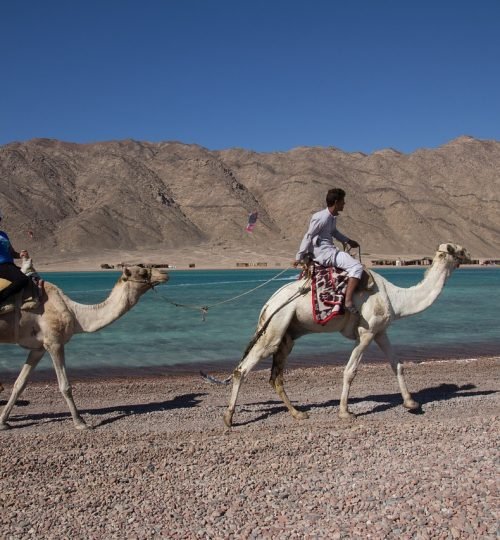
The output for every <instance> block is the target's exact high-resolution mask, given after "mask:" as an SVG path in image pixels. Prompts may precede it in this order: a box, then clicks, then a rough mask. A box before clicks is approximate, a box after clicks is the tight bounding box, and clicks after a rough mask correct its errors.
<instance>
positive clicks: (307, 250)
mask: <svg viewBox="0 0 500 540" xmlns="http://www.w3.org/2000/svg"><path fill="white" fill-rule="evenodd" d="M326 205H327V208H325V209H324V210H320V211H319V212H316V213H315V214H313V216H312V218H311V221H310V223H309V228H308V229H307V232H306V234H305V235H304V238H303V239H302V242H301V244H300V247H299V251H298V253H297V255H296V257H295V261H294V263H293V264H294V266H298V265H299V264H300V263H301V262H303V261H304V259H305V258H306V256H307V255H309V256H312V258H313V260H314V261H315V262H317V263H318V264H321V265H322V266H335V267H337V268H341V269H342V270H345V271H346V272H347V275H348V276H349V280H348V282H347V290H346V293H345V308H346V310H347V311H350V312H351V313H357V309H356V307H355V306H354V304H353V302H352V296H353V294H354V291H355V290H356V288H357V286H358V284H359V281H360V279H361V275H362V273H363V266H362V265H361V263H360V262H359V261H358V260H357V259H355V258H354V257H351V255H349V254H348V253H346V252H344V251H340V250H339V249H337V247H336V246H335V244H334V243H333V238H336V239H337V240H339V241H340V242H342V243H343V244H348V245H349V246H351V247H353V248H356V247H359V244H358V242H356V241H355V240H351V239H349V238H348V237H347V236H345V235H344V234H342V233H341V232H340V231H339V230H338V229H337V216H338V215H339V212H342V210H343V209H344V205H345V191H344V190H343V189H340V188H333V189H330V190H328V193H327V194H326Z"/></svg>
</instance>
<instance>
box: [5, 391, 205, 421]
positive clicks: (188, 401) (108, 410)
mask: <svg viewBox="0 0 500 540" xmlns="http://www.w3.org/2000/svg"><path fill="white" fill-rule="evenodd" d="M206 395H207V394H206V393H198V394H183V395H180V396H176V397H174V398H173V399H170V400H168V401H159V402H152V403H134V404H129V405H113V406H111V407H100V408H96V409H79V412H80V414H82V415H83V414H91V415H96V416H98V415H105V414H112V413H118V415H117V416H113V418H105V419H104V420H102V421H101V422H99V423H97V424H93V427H94V428H96V427H100V426H104V425H106V424H111V423H113V422H116V421H117V420H120V419H121V418H123V417H125V416H130V415H141V414H148V413H152V412H160V411H171V410H174V409H187V408H190V407H196V406H198V404H199V403H200V402H201V398H202V397H203V396H206ZM16 406H17V405H16ZM77 406H78V404H77ZM70 418H71V415H70V413H69V412H60V413H43V414H27V415H24V416H20V417H14V416H13V417H11V418H9V423H10V424H11V426H12V427H13V428H15V427H19V428H24V427H27V426H29V425H32V424H33V423H35V421H36V420H44V421H49V422H62V421H67V420H68V419H70ZM26 420H32V421H33V422H32V423H30V424H24V423H23V425H22V426H14V425H12V423H13V422H16V421H22V422H25V421H26Z"/></svg>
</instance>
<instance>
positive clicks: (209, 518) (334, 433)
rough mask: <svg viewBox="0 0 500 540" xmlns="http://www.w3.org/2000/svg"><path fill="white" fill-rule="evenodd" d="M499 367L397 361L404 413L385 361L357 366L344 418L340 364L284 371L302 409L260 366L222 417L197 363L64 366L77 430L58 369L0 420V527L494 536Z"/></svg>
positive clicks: (227, 534) (217, 389) (45, 531)
mask: <svg viewBox="0 0 500 540" xmlns="http://www.w3.org/2000/svg"><path fill="white" fill-rule="evenodd" d="M499 366H500V358H499V357H496V358H482V359H477V360H476V359H474V360H455V361H442V362H441V361H440V362H433V361H429V362H425V363H420V364H407V365H406V373H407V380H408V384H409V388H410V390H411V391H412V392H413V395H414V397H415V399H416V400H417V401H419V402H420V403H421V404H422V411H421V413H420V414H412V413H409V412H408V411H406V410H405V409H404V408H403V407H402V406H401V403H402V400H401V396H400V394H399V390H398V386H397V382H396V380H395V377H394V376H393V374H392V371H391V370H390V367H389V366H388V365H387V364H385V363H380V364H366V365H362V366H361V367H360V369H359V371H358V375H357V378H356V380H355V382H354V384H353V387H352V392H351V400H350V403H351V410H352V412H355V413H356V414H357V417H356V419H355V420H353V421H342V420H340V419H339V418H338V416H337V411H338V404H339V397H340V391H341V386H342V370H343V368H342V367H338V366H334V367H313V368H296V369H292V370H290V371H288V372H287V373H286V378H285V382H286V388H287V390H288V392H289V395H290V397H291V399H292V400H293V401H294V403H296V404H297V405H298V406H299V408H301V409H302V410H307V411H308V412H309V415H310V418H309V419H308V420H303V421H296V420H294V419H293V418H292V417H291V416H290V415H289V413H288V412H287V411H286V409H285V408H284V406H283V404H282V403H281V401H280V400H279V398H278V397H277V396H276V394H275V393H274V392H273V390H272V388H271V387H270V385H269V384H268V382H267V381H268V378H269V370H268V369H262V370H260V371H255V372H252V373H251V374H250V376H249V378H248V380H247V381H246V383H245V384H244V385H243V387H242V389H241V392H240V399H239V406H238V408H237V409H236V414H235V416H234V421H235V426H234V428H233V429H231V430H227V429H225V427H224V426H223V422H222V414H223V411H224V408H225V406H226V403H227V400H228V397H229V391H230V390H229V387H221V386H211V385H208V384H206V383H204V382H203V380H202V379H201V378H200V377H198V376H197V375H195V374H193V375H182V376H178V375H175V374H169V375H168V376H167V375H166V376H155V377H140V378H122V379H120V378H113V379H103V380H92V379H80V380H75V379H73V389H74V396H75V401H76V403H77V406H78V407H79V409H80V411H81V412H82V415H83V417H84V418H85V420H86V421H87V422H88V423H89V424H91V425H92V426H94V428H95V429H93V430H88V431H83V432H81V431H77V430H75V429H74V428H73V424H72V421H71V419H70V417H69V413H68V411H67V408H66V404H65V402H64V400H63V398H62V397H61V396H60V394H59V391H58V389H57V385H56V383H55V378H54V381H52V382H46V381H44V382H40V381H39V382H33V383H31V384H30V383H29V384H28V387H27V388H26V390H25V392H24V394H23V395H22V397H21V400H20V403H19V404H18V406H16V407H15V408H14V410H13V412H12V416H11V419H10V424H11V426H12V428H13V429H11V430H8V431H3V432H1V433H0V439H1V445H2V451H1V467H0V502H1V508H2V511H1V514H0V538H2V539H9V538H12V539H18V538H19V539H21V538H23V539H24V538H37V539H40V538H44V539H62V538H71V539H75V538H77V539H98V538H99V539H102V538H106V539H108V538H127V539H135V538H136V539H142V538H173V539H177V538H186V539H190V538H193V539H194V538H277V539H280V538H283V539H284V538H297V539H299V538H300V539H303V538H311V539H312V538H329V539H335V538H380V539H386V538H394V539H396V538H397V539H405V538H407V539H425V538H429V539H430V538H433V539H434V538H438V539H441V538H442V539H456V538H481V539H488V538H492V539H493V538H497V537H498V536H497V535H498V529H497V527H498V514H497V512H498V507H499V505H498V503H499V498H498V435H499V414H500V399H499V396H500V393H499V389H500V385H499V373H500V370H499ZM214 375H216V376H226V375H227V373H214ZM5 387H6V388H5V391H4V392H3V393H2V394H1V395H0V405H4V404H5V400H6V398H7V397H8V393H9V392H10V390H11V388H12V383H11V382H10V383H5Z"/></svg>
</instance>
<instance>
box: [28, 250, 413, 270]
mask: <svg viewBox="0 0 500 540" xmlns="http://www.w3.org/2000/svg"><path fill="white" fill-rule="evenodd" d="M295 252H296V246H287V247H282V246H270V247H269V249H266V250H265V252H263V251H262V250H259V249H257V248H255V249H252V248H241V247H240V246H236V247H220V246H205V245H203V246H198V247H196V246H195V247H189V248H186V249H175V250H165V251H161V250H158V249H155V250H151V249H149V250H142V251H119V250H107V251H106V250H103V251H102V253H100V254H98V255H95V254H93V255H87V254H75V255H70V254H68V255H64V254H62V255H58V256H57V257H52V258H49V257H47V256H45V258H40V257H39V256H38V255H37V254H36V253H35V252H34V250H31V252H30V254H31V255H32V257H33V262H34V264H35V266H36V268H37V270H38V271H39V272H54V271H66V272H69V271H95V270H100V269H101V264H108V265H111V266H114V267H115V268H118V265H119V264H120V263H125V264H127V265H129V266H130V265H134V264H138V263H143V264H165V263H166V264H169V265H170V266H173V267H175V268H176V269H178V270H184V269H187V268H190V265H194V268H198V269H234V268H237V267H238V266H237V265H238V264H239V265H241V264H242V263H243V264H247V265H248V267H249V268H259V267H267V268H286V267H290V266H291V263H292V261H293V258H294V257H295ZM352 254H353V256H355V257H359V255H358V252H357V250H353V253H352ZM399 257H400V258H401V259H403V260H410V259H417V258H418V257H419V256H418V255H417V254H412V253H406V254H400V255H399ZM396 258H397V256H396V255H394V254H393V255H387V254H382V253H370V254H365V253H362V257H361V260H362V262H363V264H365V265H366V266H372V264H371V261H372V260H378V259H391V260H395V259H396Z"/></svg>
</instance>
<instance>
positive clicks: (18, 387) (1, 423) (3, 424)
mask: <svg viewBox="0 0 500 540" xmlns="http://www.w3.org/2000/svg"><path fill="white" fill-rule="evenodd" d="M44 354H45V349H37V350H33V351H30V353H29V354H28V358H27V359H26V362H25V363H24V366H23V368H22V369H21V372H20V373H19V375H18V377H17V379H16V382H15V383H14V387H13V388H12V393H11V395H10V398H9V401H8V402H7V404H6V405H5V407H4V409H3V411H2V414H1V415H0V430H2V429H8V427H9V424H7V420H8V418H9V416H10V413H11V411H12V408H13V407H14V405H15V404H16V402H17V400H18V399H19V396H20V395H21V393H22V392H23V390H24V388H25V387H26V383H27V382H28V377H29V376H30V374H31V372H32V371H33V370H34V369H35V367H36V366H37V364H38V362H40V360H41V358H42V356H43V355H44Z"/></svg>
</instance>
